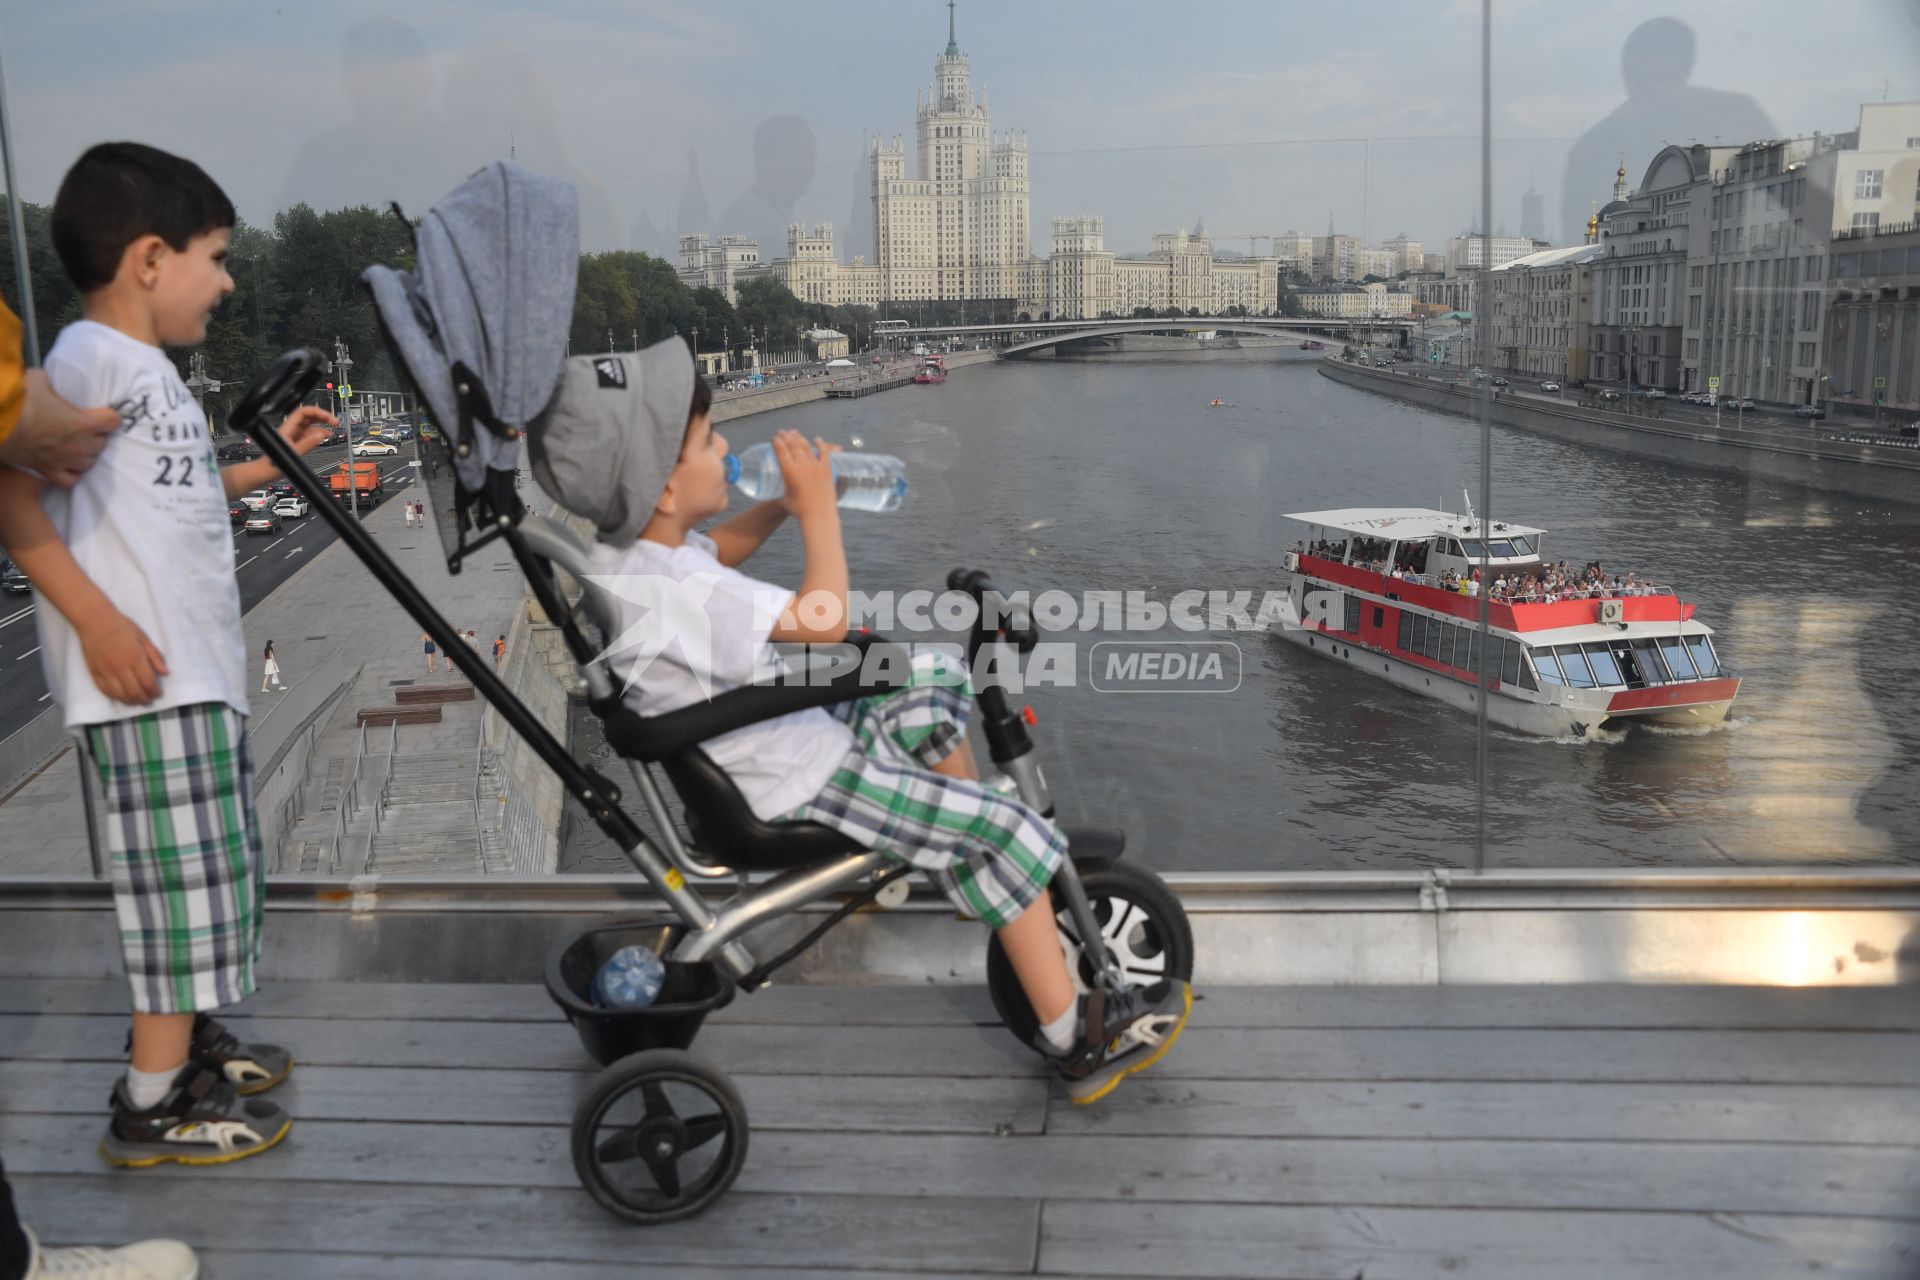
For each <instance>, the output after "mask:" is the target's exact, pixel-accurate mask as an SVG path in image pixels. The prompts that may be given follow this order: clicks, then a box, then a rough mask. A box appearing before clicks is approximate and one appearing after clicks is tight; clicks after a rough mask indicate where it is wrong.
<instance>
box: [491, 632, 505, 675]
mask: <svg viewBox="0 0 1920 1280" xmlns="http://www.w3.org/2000/svg"><path fill="white" fill-rule="evenodd" d="M506 658H507V638H506V637H505V636H501V637H500V638H499V639H498V640H495V641H494V642H493V674H495V675H499V674H500V664H501V663H502V662H504V661H506Z"/></svg>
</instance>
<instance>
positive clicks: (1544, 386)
mask: <svg viewBox="0 0 1920 1280" xmlns="http://www.w3.org/2000/svg"><path fill="white" fill-rule="evenodd" d="M1540 389H1541V390H1542V391H1558V390H1559V389H1560V384H1559V383H1557V382H1543V383H1541V384H1540Z"/></svg>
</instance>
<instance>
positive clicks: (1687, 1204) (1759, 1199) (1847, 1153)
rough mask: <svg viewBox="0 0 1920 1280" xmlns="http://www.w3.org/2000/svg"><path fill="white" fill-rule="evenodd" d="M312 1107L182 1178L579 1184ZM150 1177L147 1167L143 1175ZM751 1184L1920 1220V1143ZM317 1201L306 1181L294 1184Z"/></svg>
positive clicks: (91, 1172)
mask: <svg viewBox="0 0 1920 1280" xmlns="http://www.w3.org/2000/svg"><path fill="white" fill-rule="evenodd" d="M102 1124H103V1119H102V1118H101V1117H99V1116H90V1117H88V1116H39V1115H29V1116H8V1117H5V1118H3V1119H0V1138H3V1139H4V1142H5V1150H6V1153H7V1166H8V1168H9V1169H10V1170H17V1171H18V1172H20V1173H26V1174H45V1175H74V1176H80V1177H87V1176H102V1175H103V1173H104V1171H103V1168H102V1166H101V1163H100V1159H99V1156H98V1155H97V1154H96V1153H95V1152H94V1150H93V1144H94V1142H95V1141H96V1140H97V1139H98V1137H99V1134H100V1130H101V1126H102ZM384 1132H385V1133H386V1135H387V1140H375V1139H370V1137H369V1131H368V1129H367V1127H366V1125H364V1124H359V1123H353V1122H339V1121H331V1120H312V1121H309V1120H300V1121H298V1122H296V1124H295V1127H294V1131H293V1133H292V1134H291V1135H290V1136H289V1138H288V1140H287V1142H286V1144H285V1145H286V1149H285V1150H284V1151H275V1152H272V1153H269V1154H267V1155H263V1156H261V1157H258V1158H257V1159H255V1160H248V1161H243V1162H240V1163H236V1164H231V1165H221V1166H216V1167H213V1168H208V1169H196V1170H192V1171H189V1172H187V1173H185V1174H183V1175H170V1174H160V1175H157V1176H160V1177H166V1176H182V1177H185V1178H187V1179H189V1180H214V1181H220V1182H226V1181H229V1180H233V1179H241V1180H259V1179H267V1180H271V1181H275V1182H279V1183H281V1184H283V1186H284V1187H287V1188H292V1187H294V1186H297V1185H303V1184H306V1183H309V1182H323V1183H351V1182H375V1183H383V1184H405V1185H409V1186H428V1185H447V1186H459V1187H469V1188H472V1187H499V1188H512V1187H554V1188H566V1187H573V1186H576V1185H577V1180H576V1177H575V1174H574V1169H573V1164H572V1159H571V1156H570V1147H569V1130H568V1129H567V1128H566V1127H564V1126H561V1125H539V1126H536V1125H496V1124H451V1125H449V1124H409V1125H405V1126H401V1127H400V1128H399V1132H400V1133H404V1141H394V1140H392V1138H393V1136H394V1133H395V1131H394V1130H386V1131H384ZM143 1176H146V1175H143ZM737 1185H738V1187H739V1189H740V1190H741V1191H759V1192H765V1193H768V1194H790V1193H799V1192H803V1191H804V1192H807V1193H813V1194H822V1195H845V1196H853V1197H859V1198H867V1197H882V1196H890V1195H891V1196H926V1197H932V1198H935V1199H971V1198H975V1197H980V1198H993V1197H1007V1196H1010V1197H1014V1198H1016V1199H1023V1200H1033V1201H1039V1200H1043V1199H1047V1198H1049V1197H1052V1196H1060V1195H1068V1196H1072V1197H1074V1198H1075V1199H1084V1200H1113V1201H1132V1200H1152V1201H1165V1202H1191V1203H1199V1204H1236V1203H1237V1204H1295V1205H1335V1206H1339V1205H1349V1206H1351V1205H1377V1206H1390V1207H1400V1208H1474V1209H1516V1208H1517V1209H1568V1210H1573V1209H1581V1210H1601V1209H1604V1210H1607V1211H1609V1212H1632V1211H1642V1210H1644V1211H1648V1212H1686V1213H1807V1214H1831V1215H1835V1216H1843V1215H1844V1216H1852V1217H1860V1218H1868V1217H1877V1218H1889V1219H1898V1218H1910V1219H1913V1220H1915V1221H1920V1152H1916V1151H1915V1150H1914V1149H1912V1148H1898V1147H1823V1146H1811V1145H1791V1146H1788V1145H1775V1146H1768V1145H1745V1144H1733V1143H1645V1142H1583V1143H1553V1142H1481V1141H1473V1140H1461V1141H1451V1142H1432V1141H1427V1140H1419V1141H1393V1140H1379V1141H1346V1140H1328V1141H1322V1140H1296V1139H1280V1138H1268V1139H1257V1140H1244V1139H1233V1138H1180V1139H1165V1138H1092V1137H1058V1136H1054V1135H1051V1134H1049V1135H1046V1136H1044V1137H1039V1136H1024V1137H981V1136H977V1135H961V1134H857V1133H839V1132H831V1133H823V1132H814V1133H793V1132H785V1131H776V1130H769V1131H763V1132H759V1133H755V1134H753V1136H752V1139H751V1142H750V1145H749V1154H748V1157H747V1163H746V1167H745V1169H743V1170H742V1172H741V1175H740V1181H739V1183H738V1184H737ZM292 1194H293V1197H294V1198H295V1199H302V1200H304V1199H307V1198H308V1196H307V1195H306V1193H305V1192H304V1191H302V1192H297V1193H292Z"/></svg>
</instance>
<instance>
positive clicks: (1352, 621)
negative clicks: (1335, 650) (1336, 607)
mask: <svg viewBox="0 0 1920 1280" xmlns="http://www.w3.org/2000/svg"><path fill="white" fill-rule="evenodd" d="M1346 629H1347V634H1348V635H1350V636H1357V635H1359V634H1360V597H1359V596H1356V595H1354V594H1353V593H1352V592H1348V593H1347V628H1346Z"/></svg>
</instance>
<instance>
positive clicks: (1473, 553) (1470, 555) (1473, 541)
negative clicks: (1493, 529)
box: [1460, 538, 1480, 560]
mask: <svg viewBox="0 0 1920 1280" xmlns="http://www.w3.org/2000/svg"><path fill="white" fill-rule="evenodd" d="M1460 545H1461V546H1463V547H1465V548H1466V556H1467V559H1469V560H1478V559H1479V558H1480V539H1478V538H1468V539H1467V540H1466V541H1465V542H1463V543H1461V544H1460Z"/></svg>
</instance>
